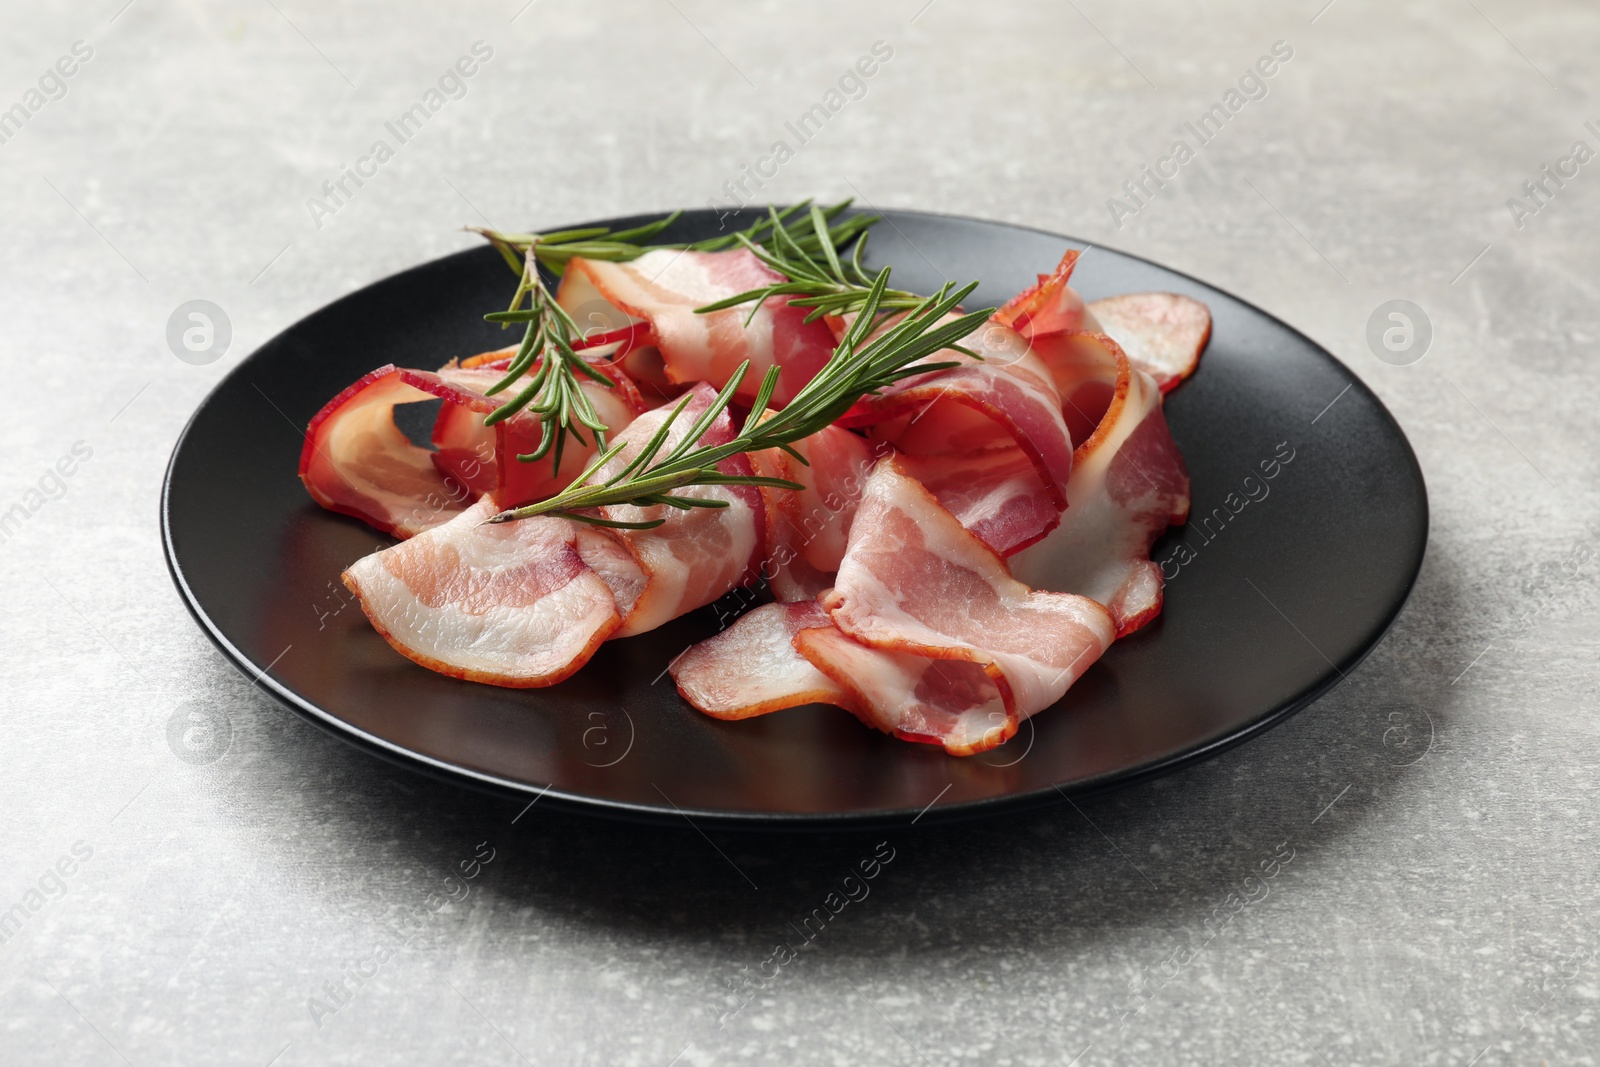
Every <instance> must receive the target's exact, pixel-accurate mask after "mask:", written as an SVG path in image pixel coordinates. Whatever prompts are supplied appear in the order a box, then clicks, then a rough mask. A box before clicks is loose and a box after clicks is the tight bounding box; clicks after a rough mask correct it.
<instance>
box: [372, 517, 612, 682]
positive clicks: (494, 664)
mask: <svg viewBox="0 0 1600 1067" xmlns="http://www.w3.org/2000/svg"><path fill="white" fill-rule="evenodd" d="M494 512H495V507H494V504H493V503H492V501H491V500H490V499H489V498H487V497H485V498H484V499H483V500H481V501H479V502H478V503H476V504H474V505H473V506H472V507H470V508H467V509H466V510H465V511H463V512H462V513H461V514H459V515H457V516H456V517H455V518H453V519H452V520H450V521H449V522H447V523H444V524H443V525H441V526H436V527H433V528H432V529H429V530H424V531H422V532H421V533H419V534H417V536H415V537H413V538H411V539H410V540H409V541H403V542H401V543H400V544H398V545H395V546H393V547H392V548H387V549H384V550H383V551H381V552H375V553H373V554H372V555H370V556H367V557H365V558H363V559H360V560H357V561H356V562H355V563H354V564H352V565H351V567H350V569H349V570H347V571H345V572H344V575H343V578H344V583H345V585H347V586H349V588H350V591H351V592H353V593H355V595H356V596H357V598H359V600H360V601H361V610H362V611H364V612H366V615H367V618H368V619H370V620H371V621H372V625H373V627H374V628H376V629H377V631H378V632H379V633H380V634H382V635H383V637H384V640H386V641H388V642H389V644H391V645H393V646H394V648H395V650H396V651H398V652H399V653H400V654H401V655H403V656H405V657H407V658H408V659H411V660H413V661H415V662H417V663H420V664H421V665H422V666H424V667H427V668H428V669H429V670H433V671H438V672H439V673H440V674H447V675H450V676H451V677H454V678H463V679H466V680H468V681H473V682H486V683H488V684H490V685H501V686H510V687H513V688H527V687H533V686H546V685H554V684H555V683H556V682H559V681H561V680H563V679H565V678H567V677H568V676H570V675H571V674H572V673H573V672H574V671H576V670H577V669H578V668H579V667H581V666H583V664H584V663H586V662H587V661H588V659H589V657H590V656H591V655H593V653H594V650H595V649H596V648H598V647H599V646H600V643H601V642H602V641H604V640H605V639H606V637H607V636H609V635H610V634H611V633H612V632H613V631H615V630H616V629H617V627H618V626H620V625H621V623H622V616H621V615H620V614H619V613H618V611H617V604H616V600H615V598H614V597H613V596H612V592H611V590H610V588H608V587H607V585H606V583H605V582H604V581H602V580H601V578H600V576H599V575H597V574H596V573H595V572H594V571H593V570H592V569H591V568H590V567H588V566H587V565H586V564H585V563H584V561H583V559H582V557H581V556H580V554H579V552H578V549H577V546H576V543H575V542H576V541H577V539H578V537H579V533H580V531H579V529H578V524H576V523H574V522H571V521H569V520H566V519H555V518H545V517H540V518H538V519H535V520H529V521H525V522H513V523H504V524H500V525H489V524H486V523H485V522H484V521H483V520H484V519H487V518H488V517H489V516H490V515H492V514H494Z"/></svg>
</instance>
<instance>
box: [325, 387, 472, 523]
mask: <svg viewBox="0 0 1600 1067" xmlns="http://www.w3.org/2000/svg"><path fill="white" fill-rule="evenodd" d="M435 397H442V398H444V400H445V401H446V405H445V406H446V407H450V406H454V405H463V406H464V405H465V404H466V403H467V398H466V397H465V395H464V394H463V391H462V390H461V389H459V388H458V387H456V386H453V385H451V384H450V383H449V382H446V381H445V380H444V379H443V378H441V377H440V376H439V375H437V374H433V373H431V372H429V371H418V370H403V369H401V368H398V367H395V366H394V365H393V364H389V365H387V366H383V367H379V368H378V369H377V370H375V371H373V372H372V373H370V374H367V375H363V376H362V377H361V378H359V379H357V380H356V381H355V382H354V383H353V384H352V385H350V386H349V388H347V389H345V390H344V391H343V392H341V393H340V394H339V395H338V396H336V397H334V398H333V399H332V400H330V401H328V403H327V404H326V405H324V407H323V408H322V410H321V411H319V412H317V414H316V417H314V418H313V419H312V420H311V425H310V426H309V427H307V429H306V438H305V444H304V446H303V447H302V448H301V450H300V480H301V481H302V482H304V483H305V487H306V491H307V492H309V493H310V494H311V497H312V499H313V500H315V501H316V502H317V503H319V504H321V505H322V506H323V507H325V508H328V509H329V510H330V511H337V512H340V513H342V514H345V515H353V516H355V517H356V518H358V519H363V520H365V521H367V522H368V523H371V524H372V525H373V526H376V527H377V528H378V529H380V530H382V531H384V532H385V533H391V534H393V535H394V536H396V537H401V538H404V537H411V536H412V535H414V534H418V533H421V532H422V531H423V530H427V529H431V528H432V527H434V526H438V525H439V524H440V523H443V522H448V521H449V520H450V519H452V518H454V517H455V516H457V515H459V514H460V513H461V512H462V510H463V509H464V508H465V507H466V505H467V503H468V502H469V501H470V500H471V499H472V497H471V493H470V491H469V490H467V489H466V488H465V487H464V486H463V485H462V483H461V482H459V481H456V480H454V479H452V478H449V477H447V476H446V475H445V474H444V473H443V472H442V471H440V470H439V469H438V468H437V467H436V466H435V465H434V462H433V453H431V452H429V451H428V450H427V449H425V448H419V447H417V446H416V445H414V444H412V443H411V442H410V441H409V440H408V439H407V438H406V435H405V434H404V433H402V432H401V431H400V428H399V427H398V426H396V425H395V423H394V407H395V405H396V404H403V403H412V402H415V401H419V400H431V399H433V398H435ZM469 459H470V461H471V462H474V463H476V464H477V465H478V467H479V468H480V470H481V469H487V468H488V465H489V464H492V463H493V462H494V451H493V449H492V448H487V449H485V450H484V451H482V452H478V453H471V454H467V455H463V456H460V457H458V458H457V462H458V464H459V466H460V467H461V468H462V469H463V471H465V469H466V466H467V463H468V461H469ZM472 474H473V475H474V476H475V477H481V475H480V472H479V470H474V471H473V472H472Z"/></svg>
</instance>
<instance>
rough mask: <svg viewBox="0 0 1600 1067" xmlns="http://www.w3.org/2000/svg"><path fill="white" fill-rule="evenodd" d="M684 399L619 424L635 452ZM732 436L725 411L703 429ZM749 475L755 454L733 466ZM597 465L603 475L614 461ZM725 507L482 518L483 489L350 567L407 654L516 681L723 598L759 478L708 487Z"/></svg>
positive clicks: (553, 675)
mask: <svg viewBox="0 0 1600 1067" xmlns="http://www.w3.org/2000/svg"><path fill="white" fill-rule="evenodd" d="M715 396H716V394H715V393H714V392H713V391H712V390H711V388H710V387H709V386H705V385H700V386H696V387H695V389H694V390H692V391H691V393H690V395H689V397H688V404H687V406H686V408H685V409H684V411H683V412H682V414H680V415H679V416H678V419H677V420H676V421H675V422H674V424H673V425H674V430H673V431H672V433H671V434H669V436H668V441H667V444H666V448H667V449H671V448H672V447H673V445H674V444H675V443H676V441H675V440H674V435H675V436H676V440H682V435H683V434H684V433H687V432H688V430H689V428H690V426H691V425H692V424H693V422H694V421H695V419H696V418H698V416H699V415H700V414H701V413H702V412H704V411H705V410H706V408H707V407H708V406H709V405H710V403H711V401H712V400H713V399H715ZM675 406H676V404H674V405H671V406H668V407H663V408H657V409H655V410H654V411H651V412H646V413H645V414H644V415H641V416H640V417H639V418H638V419H636V420H634V422H633V423H632V424H631V425H630V426H629V427H628V429H626V430H624V431H623V432H622V433H621V434H620V435H618V437H617V440H618V441H619V442H620V443H623V444H624V445H626V446H628V447H626V448H624V449H623V451H622V453H621V454H620V456H619V457H618V459H617V460H616V461H614V462H626V461H627V459H628V457H630V456H631V455H632V454H634V453H635V451H636V449H637V448H638V447H639V446H640V445H641V444H642V443H643V442H644V441H647V440H649V439H650V437H651V436H653V435H654V434H655V432H656V431H657V430H658V429H659V428H660V426H661V423H662V422H663V421H664V420H665V419H666V418H667V416H668V415H669V414H670V412H671V410H672V407H675ZM732 435H733V426H732V421H731V419H730V418H729V416H728V414H727V412H726V411H723V412H722V413H720V414H719V416H718V417H717V419H715V420H714V421H713V422H712V424H711V425H710V427H708V428H707V430H706V431H705V433H704V434H703V435H702V436H701V438H700V443H701V444H703V445H715V444H718V443H721V442H725V441H727V440H729V439H730V438H731V437H732ZM720 469H722V470H723V471H724V473H728V474H749V473H750V471H751V468H750V466H749V463H748V461H747V460H746V457H744V456H733V457H731V458H729V459H727V460H725V461H723V464H722V465H721V467H720ZM597 476H599V477H603V476H604V469H602V471H601V472H600V474H599V475H597ZM695 491H696V493H697V495H699V496H702V497H712V496H719V495H720V496H721V497H722V498H723V499H726V500H727V501H728V506H727V507H724V508H697V509H694V510H691V511H680V510H678V509H676V508H671V507H667V506H666V505H656V506H654V507H650V508H636V507H632V506H623V505H619V506H615V507H607V508H604V509H601V511H602V517H604V518H607V519H611V520H613V521H622V522H641V521H648V520H650V519H655V518H661V519H664V520H665V521H664V522H663V523H662V525H660V526H657V527H654V528H652V529H648V530H614V529H607V528H602V527H597V526H591V525H586V524H583V523H579V522H575V521H573V520H571V519H565V518H559V517H556V516H549V515H539V516H534V517H532V518H527V519H523V520H521V521H518V522H511V523H500V524H489V523H486V522H484V520H485V519H487V518H488V517H489V516H491V515H493V514H494V513H495V512H496V511H497V510H498V507H497V505H496V504H495V503H494V501H493V500H492V498H491V497H489V496H485V497H484V498H483V499H482V500H480V501H479V502H478V503H476V504H474V505H473V506H472V507H470V508H467V509H466V510H465V511H463V512H461V513H460V514H459V515H457V516H456V517H455V518H453V519H451V520H450V521H449V522H446V523H444V524H443V525H439V526H435V527H433V528H432V529H429V530H427V531H424V532H422V533H419V534H418V535H417V536H415V537H413V538H411V539H410V540H409V541H405V542H403V543H401V544H398V545H395V546H394V547H392V548H387V549H384V550H383V551H381V552H376V553H373V554H372V555H370V556H367V557H366V558H364V559H361V560H359V561H357V562H356V563H355V564H354V565H352V566H351V567H350V569H349V570H347V571H346V572H345V575H344V580H345V584H346V585H348V586H349V587H350V589H351V591H352V592H354V593H355V594H356V596H357V597H358V598H359V599H360V601H361V608H362V610H363V611H364V612H366V614H367V617H368V618H369V619H370V620H371V621H372V624H373V626H374V627H375V628H376V629H377V630H378V632H379V633H380V634H382V635H383V636H384V638H385V639H386V640H387V641H388V642H389V643H390V644H391V645H393V646H394V647H395V648H396V649H397V650H398V651H399V652H400V653H401V654H402V655H404V656H406V657H407V658H409V659H411V660H413V661H415V662H417V663H420V664H421V665H423V666H424V667H427V668H429V669H430V670H434V671H438V672H439V673H441V674H448V675H451V676H452V677H456V678H465V679H468V680H470V681H476V682H486V683H488V684H490V685H502V686H511V687H518V688H525V687H532V686H545V685H553V684H555V683H556V682H559V681H561V680H563V679H565V678H567V677H569V676H570V675H571V674H572V672H574V671H576V670H577V669H578V668H580V667H582V666H583V664H584V663H586V662H587V661H588V659H589V657H590V656H591V655H593V654H594V650H595V649H596V648H598V647H599V646H600V643H601V642H602V641H604V640H606V639H607V638H608V637H626V636H628V635H630V634H636V633H642V632H644V631H646V630H650V629H653V628H654V627H656V626H659V625H661V624H662V623H663V622H666V621H667V620H669V619H672V618H675V617H677V616H678V615H681V614H683V613H684V612H687V611H692V610H694V609H695V608H698V607H702V606H704V605H706V604H709V603H711V601H713V600H715V599H717V597H719V596H721V595H722V594H723V593H726V592H728V591H729V590H731V589H733V588H735V587H736V586H737V585H739V584H741V583H743V582H746V581H748V580H749V579H750V577H751V574H752V573H753V571H752V561H753V560H754V559H755V558H756V553H757V551H758V549H759V546H760V541H761V538H760V530H761V528H762V525H763V518H762V501H761V496H760V494H759V493H758V492H757V491H756V490H755V489H753V488H752V487H750V486H739V485H735V486H697V487H696V489H695Z"/></svg>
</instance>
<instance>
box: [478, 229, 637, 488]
mask: <svg viewBox="0 0 1600 1067" xmlns="http://www.w3.org/2000/svg"><path fill="white" fill-rule="evenodd" d="M523 297H527V299H528V306H527V307H523V306H522V301H523ZM484 318H485V319H487V320H488V321H490V322H498V323H500V324H501V326H502V327H504V326H509V325H511V324H512V323H514V322H522V323H526V324H527V327H526V329H525V330H524V332H523V335H522V344H521V346H520V347H518V349H517V354H516V355H515V356H513V357H511V364H510V365H509V366H508V367H507V368H506V372H505V374H504V375H503V376H502V377H501V379H500V380H499V381H497V382H495V383H494V385H492V386H490V387H489V388H488V389H487V390H485V392H486V394H487V395H489V396H494V395H495V394H496V393H499V392H501V391H503V390H505V389H507V388H508V387H510V386H511V385H512V384H513V383H515V382H518V381H520V380H521V379H522V377H523V375H525V374H527V373H528V371H529V369H530V368H533V366H534V364H535V363H537V364H538V367H537V369H535V370H534V371H533V373H532V374H531V375H529V376H528V379H527V381H526V382H525V383H524V384H523V386H522V388H521V389H519V390H518V391H517V392H516V393H515V394H514V395H513V396H512V397H511V398H510V399H509V400H507V401H506V402H505V403H503V404H501V405H500V406H499V407H498V408H495V409H494V410H493V411H491V412H490V413H489V414H488V415H487V416H486V417H485V418H484V420H483V424H484V425H485V426H493V425H494V424H495V423H497V422H502V421H504V420H506V419H508V418H510V417H511V416H512V415H515V414H516V413H517V412H519V411H521V410H523V409H524V408H527V409H529V410H531V411H532V412H533V413H534V414H535V415H537V416H538V418H539V444H538V447H536V448H535V449H534V450H533V451H532V452H529V453H527V454H525V455H519V456H518V457H517V459H519V460H521V461H522V462H524V463H535V462H537V461H539V460H541V459H543V458H544V457H545V456H546V455H549V456H551V461H550V462H551V465H552V469H553V470H555V471H559V470H560V469H561V456H562V453H563V452H564V451H565V449H566V444H567V438H568V437H572V438H574V439H576V440H577V442H578V443H579V444H580V445H587V444H588V442H587V441H585V440H584V439H583V433H582V431H581V430H580V429H579V427H580V426H583V427H586V428H588V430H589V432H590V433H592V434H594V439H595V447H596V448H601V449H603V448H605V446H606V429H607V427H606V424H605V423H603V422H601V421H600V415H599V413H598V412H596V411H595V408H594V402H593V401H592V400H590V399H589V395H588V394H587V393H585V392H584V391H583V388H582V384H583V381H582V380H583V379H584V378H587V379H589V380H590V381H595V382H599V383H600V384H601V385H603V386H605V387H606V388H607V389H611V388H615V386H614V384H613V383H612V381H611V379H610V378H607V377H606V376H605V375H604V374H602V373H600V372H599V371H598V370H596V369H595V368H594V367H593V366H591V365H590V363H589V361H588V360H587V359H585V358H584V357H583V356H581V355H579V354H578V352H577V351H576V350H575V349H574V348H573V347H572V339H573V338H574V337H576V336H579V330H578V326H577V324H576V323H575V322H573V321H572V316H571V315H568V314H567V312H566V310H565V309H564V308H562V306H561V305H560V304H557V303H556V299H555V296H554V295H553V294H552V293H551V292H550V289H549V287H548V286H546V285H545V283H544V276H543V275H542V274H540V272H539V262H538V257H537V255H536V253H535V251H534V248H532V247H530V248H529V249H528V250H527V251H526V252H524V253H523V257H522V280H521V281H520V282H519V283H518V284H517V291H516V293H515V295H513V296H512V298H511V306H510V307H509V308H508V309H506V310H505V311H496V312H493V313H491V314H488V315H485V316H484Z"/></svg>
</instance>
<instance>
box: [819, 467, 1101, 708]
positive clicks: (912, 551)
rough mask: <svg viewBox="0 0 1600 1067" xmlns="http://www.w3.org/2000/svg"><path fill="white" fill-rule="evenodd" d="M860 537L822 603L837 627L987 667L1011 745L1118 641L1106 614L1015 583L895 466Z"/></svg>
mask: <svg viewBox="0 0 1600 1067" xmlns="http://www.w3.org/2000/svg"><path fill="white" fill-rule="evenodd" d="M852 530H853V536H852V537H851V541H850V550H849V551H848V552H846V553H845V558H844V562H843V563H842V564H841V565H840V567H839V577H838V584H837V585H835V587H834V589H833V591H832V592H831V593H828V594H825V595H824V596H823V598H822V603H823V605H824V606H825V607H827V609H828V613H829V615H830V616H831V617H832V619H833V621H834V624H835V625H836V626H837V627H838V628H839V629H840V630H842V631H843V632H845V633H846V634H849V635H850V636H852V637H854V638H856V639H857V640H859V641H861V642H863V643H864V644H868V645H871V646H873V647H874V648H887V649H892V650H896V651H905V652H916V653H919V654H921V655H925V656H929V657H932V658H939V659H958V660H966V661H969V662H972V663H976V664H978V666H980V667H982V668H983V670H984V673H985V674H987V675H988V676H989V677H990V678H992V679H993V680H994V681H995V682H996V683H997V684H998V685H999V686H1000V689H1001V692H1002V695H1003V696H1004V697H1005V701H1006V707H1007V710H1008V712H1010V713H1011V714H1010V715H1009V717H1008V718H1009V722H1008V730H1007V733H1006V736H1007V737H1009V736H1010V735H1011V733H1012V732H1015V729H1016V725H1017V723H1018V722H1019V721H1020V720H1021V719H1022V718H1026V717H1027V716H1028V715H1031V714H1033V713H1034V712H1036V711H1039V710H1041V709H1042V708H1045V707H1048V706H1049V705H1051V704H1053V703H1055V701H1056V700H1058V699H1060V697H1061V695H1062V694H1063V693H1065V692H1066V691H1067V687H1068V686H1070V685H1071V684H1072V682H1073V681H1075V680H1076V679H1077V677H1078V675H1079V674H1081V673H1082V672H1083V671H1084V670H1085V669H1087V668H1088V666H1089V665H1090V664H1091V663H1093V662H1094V661H1095V660H1096V659H1098V658H1099V657H1100V654H1101V653H1102V652H1104V651H1105V649H1106V647H1107V646H1108V645H1110V643H1111V640H1112V637H1113V635H1114V630H1113V629H1112V626H1111V620H1110V618H1109V616H1108V614H1107V612H1106V610H1105V609H1104V608H1103V607H1101V606H1100V605H1099V604H1096V603H1094V602H1093V601H1091V600H1089V599H1087V598H1084V597H1081V596H1074V595H1072V594H1070V593H1052V592H1042V591H1034V590H1031V589H1029V588H1028V587H1027V586H1026V585H1024V584H1023V583H1021V582H1019V581H1017V580H1016V579H1014V578H1012V577H1011V574H1010V572H1009V570H1008V569H1007V567H1006V564H1005V561H1004V560H1003V559H1001V557H1000V556H999V555H997V554H996V553H995V552H993V551H992V550H991V549H989V548H988V546H986V545H985V544H984V543H983V542H982V541H980V540H979V539H978V538H977V537H975V536H973V534H972V533H970V532H969V531H968V530H967V529H966V528H965V527H963V526H962V525H961V524H960V523H959V522H958V521H957V520H956V518H955V516H953V515H951V514H950V513H949V512H948V511H946V510H945V509H944V508H943V507H942V506H940V505H939V504H938V501H937V500H936V499H935V498H934V497H933V496H932V494H930V493H929V492H928V491H927V490H926V489H924V488H923V487H922V486H921V485H919V484H918V483H917V482H916V480H915V479H913V478H911V477H909V476H908V475H906V474H905V473H904V472H903V471H902V470H901V469H900V467H899V466H898V464H896V463H895V462H894V461H893V460H886V461H884V462H881V463H879V464H878V466H877V468H876V469H874V471H873V474H872V478H871V479H870V480H869V481H868V482H867V491H866V494H865V496H864V497H863V498H862V501H861V507H860V509H859V510H858V511H857V512H856V518H855V524H854V526H853V527H852ZM953 605H959V608H958V609H956V610H952V606H953Z"/></svg>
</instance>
